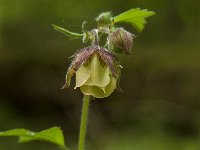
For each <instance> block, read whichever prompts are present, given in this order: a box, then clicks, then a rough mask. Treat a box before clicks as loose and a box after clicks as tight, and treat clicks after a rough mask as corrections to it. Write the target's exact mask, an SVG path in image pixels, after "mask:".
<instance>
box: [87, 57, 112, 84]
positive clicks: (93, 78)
mask: <svg viewBox="0 0 200 150" xmlns="http://www.w3.org/2000/svg"><path fill="white" fill-rule="evenodd" d="M99 59H100V56H99V54H97V53H96V54H94V55H93V56H92V58H91V62H90V63H89V65H88V68H89V69H90V78H89V79H88V80H87V82H86V83H85V84H84V85H88V86H97V87H105V86H107V85H108V84H109V83H110V76H109V75H110V74H111V73H110V70H109V67H108V66H107V65H104V66H102V64H101V62H100V61H99Z"/></svg>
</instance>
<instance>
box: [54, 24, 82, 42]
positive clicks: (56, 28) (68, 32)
mask: <svg viewBox="0 0 200 150" xmlns="http://www.w3.org/2000/svg"><path fill="white" fill-rule="evenodd" d="M52 26H53V28H54V29H55V30H56V31H58V32H61V33H63V34H65V35H66V36H68V37H70V38H71V39H76V38H80V37H83V36H84V34H80V33H75V32H71V31H69V30H67V29H64V28H62V27H59V26H57V25H55V24H52Z"/></svg>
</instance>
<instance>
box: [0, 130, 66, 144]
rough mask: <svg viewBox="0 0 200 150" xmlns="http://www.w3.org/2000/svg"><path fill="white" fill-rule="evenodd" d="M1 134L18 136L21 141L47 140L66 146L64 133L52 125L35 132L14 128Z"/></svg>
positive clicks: (0, 134) (0, 133)
mask: <svg viewBox="0 0 200 150" xmlns="http://www.w3.org/2000/svg"><path fill="white" fill-rule="evenodd" d="M0 136H18V137H19V142H20V143H21V142H29V141H33V140H41V141H47V142H50V143H53V144H56V145H58V146H60V147H62V148H65V143H64V137H63V133H62V131H61V130H60V128H59V127H52V128H49V129H46V130H43V131H41V132H33V131H29V130H26V129H13V130H8V131H3V132H0Z"/></svg>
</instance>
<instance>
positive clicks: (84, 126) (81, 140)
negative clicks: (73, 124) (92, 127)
mask: <svg viewBox="0 0 200 150" xmlns="http://www.w3.org/2000/svg"><path fill="white" fill-rule="evenodd" d="M89 104H90V96H88V95H84V97H83V105H82V114H81V125H80V132H79V143H78V150H84V149H85V137H86V131H87V120H88V112H89Z"/></svg>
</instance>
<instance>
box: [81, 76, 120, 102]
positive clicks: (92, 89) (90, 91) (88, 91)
mask: <svg viewBox="0 0 200 150" xmlns="http://www.w3.org/2000/svg"><path fill="white" fill-rule="evenodd" d="M110 81H111V82H110V83H109V84H108V85H107V86H106V87H105V91H104V90H102V89H101V88H99V87H96V86H88V85H83V86H81V87H80V89H81V92H82V93H83V94H85V95H92V96H94V97H96V98H104V97H108V96H109V95H111V93H112V92H113V91H114V89H115V88H116V79H115V78H114V77H111V80H110Z"/></svg>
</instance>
